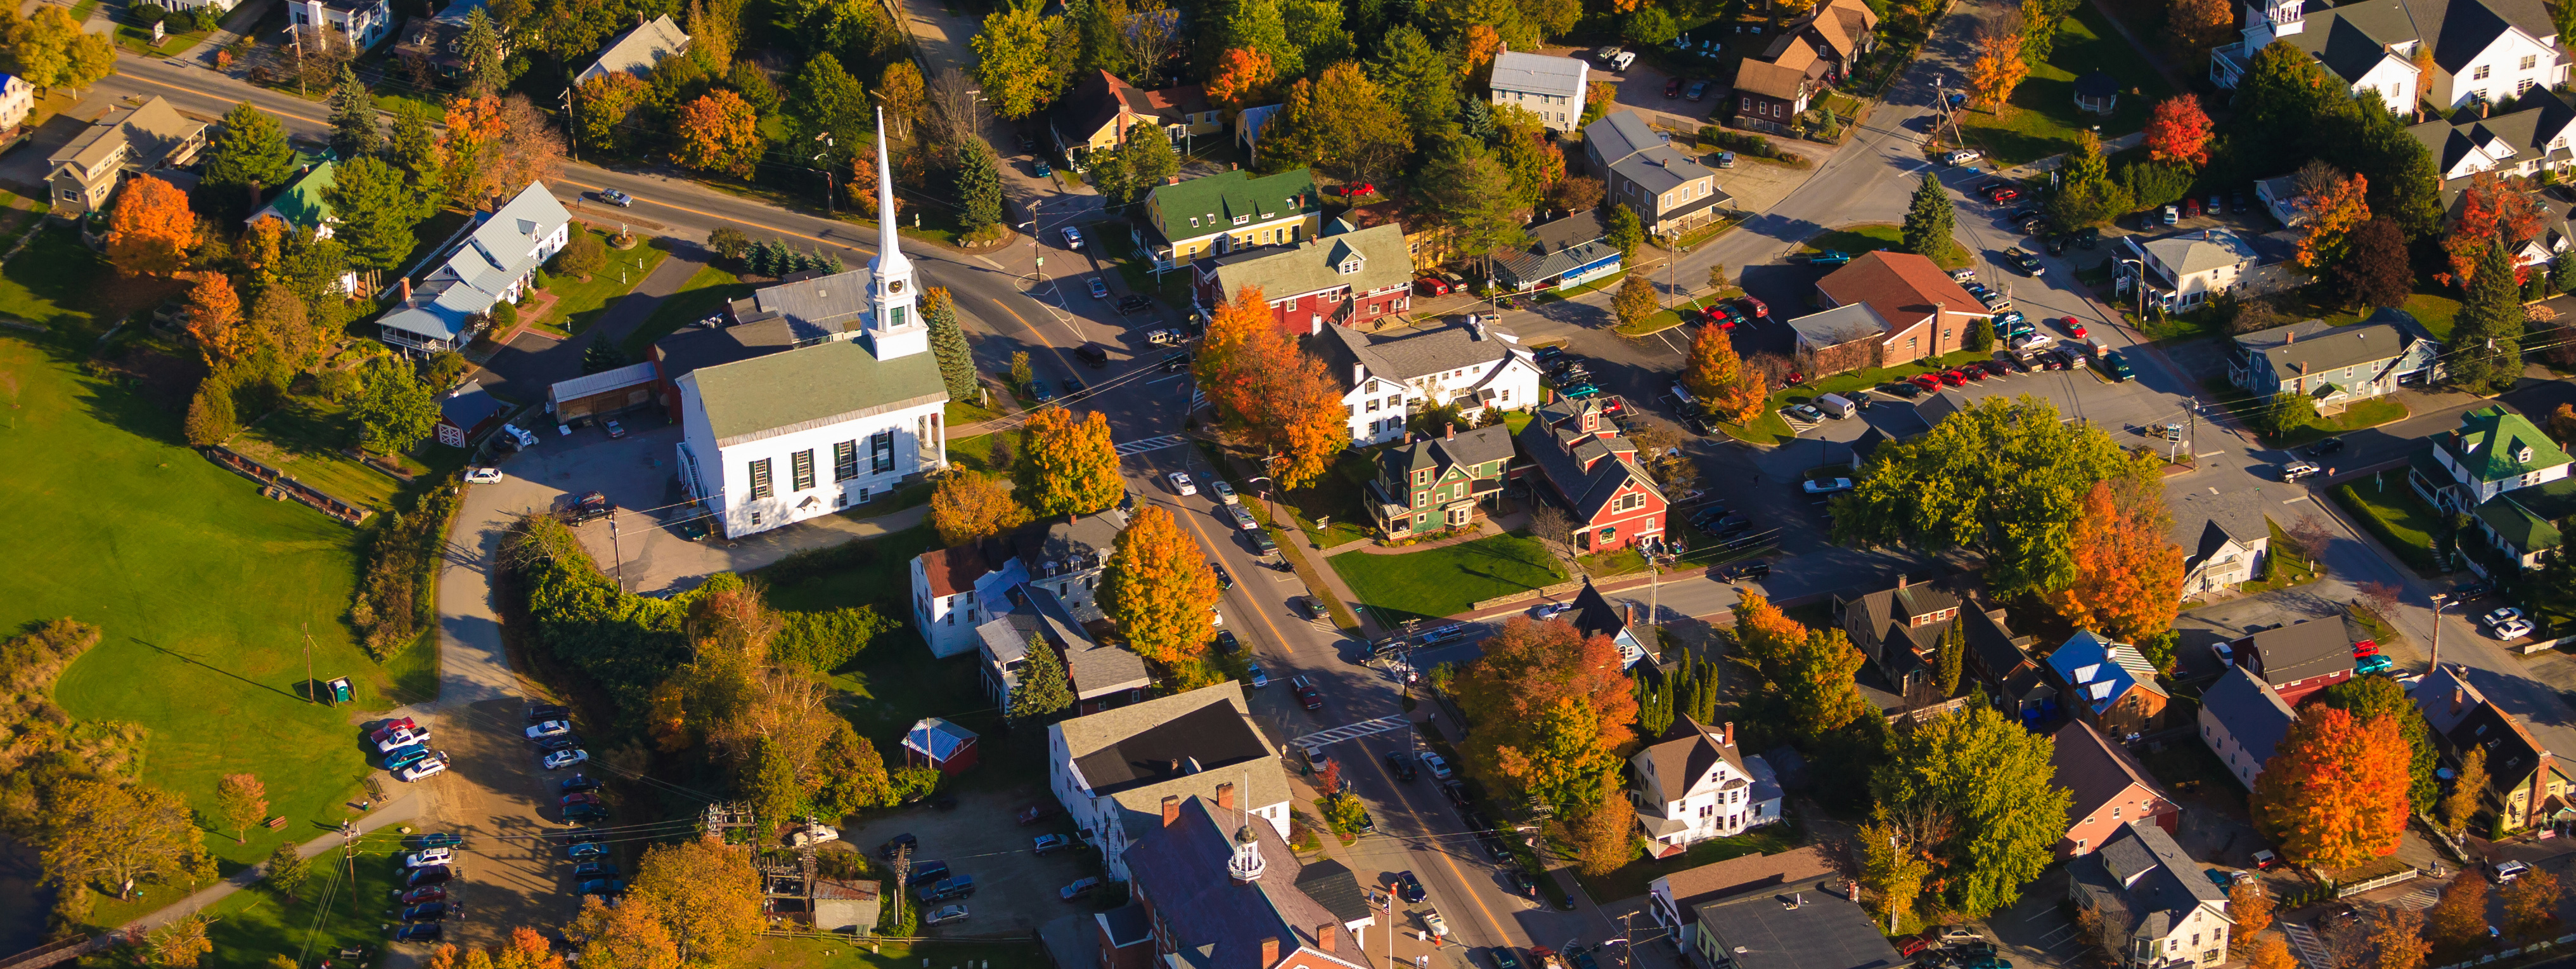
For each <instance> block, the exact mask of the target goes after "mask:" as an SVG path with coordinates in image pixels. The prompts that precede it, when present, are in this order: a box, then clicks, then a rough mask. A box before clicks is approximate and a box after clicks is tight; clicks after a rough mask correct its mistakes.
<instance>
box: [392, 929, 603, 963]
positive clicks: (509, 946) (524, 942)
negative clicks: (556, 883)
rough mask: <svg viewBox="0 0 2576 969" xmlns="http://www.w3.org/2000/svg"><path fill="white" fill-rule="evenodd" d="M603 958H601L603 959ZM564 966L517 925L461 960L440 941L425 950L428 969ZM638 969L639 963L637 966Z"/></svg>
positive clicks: (539, 937) (537, 936) (534, 934)
mask: <svg viewBox="0 0 2576 969" xmlns="http://www.w3.org/2000/svg"><path fill="white" fill-rule="evenodd" d="M603 961H605V960H603ZM478 966H481V967H489V969H564V957H562V956H560V955H556V954H555V952H554V944H553V943H552V942H549V941H547V939H546V937H545V936H544V935H543V934H541V933H539V932H538V931H537V930H535V929H531V928H528V927H526V926H520V927H518V928H515V929H511V930H510V940H509V941H507V942H503V943H501V944H500V945H497V946H494V947H493V948H492V949H491V951H489V952H486V951H484V950H481V949H467V950H465V956H464V958H463V959H462V960H459V959H458V958H457V949H456V947H455V946H452V945H442V946H439V947H438V948H437V950H435V951H433V952H431V953H430V954H429V969H476V967H478ZM637 969H642V967H640V966H639V967H637Z"/></svg>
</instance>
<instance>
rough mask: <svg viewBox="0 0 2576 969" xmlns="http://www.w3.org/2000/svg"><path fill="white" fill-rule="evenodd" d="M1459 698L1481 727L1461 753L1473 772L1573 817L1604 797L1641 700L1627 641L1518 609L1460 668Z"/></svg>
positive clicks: (1457, 688)
mask: <svg viewBox="0 0 2576 969" xmlns="http://www.w3.org/2000/svg"><path fill="white" fill-rule="evenodd" d="M1455 691H1456V694H1457V698H1458V705H1459V706H1460V707H1461V708H1463V709H1465V710H1466V711H1467V716H1468V717H1469V718H1471V719H1473V720H1474V721H1475V722H1476V723H1478V724H1479V725H1481V726H1480V727H1479V728H1478V730H1477V731H1476V733H1475V734H1474V735H1471V736H1470V738H1469V740H1468V742H1467V743H1466V744H1465V745H1463V748H1462V750H1461V751H1460V753H1461V754H1462V755H1463V758H1464V759H1465V760H1466V762H1467V763H1466V766H1467V769H1468V771H1470V772H1471V773H1475V774H1478V775H1481V776H1483V777H1485V778H1487V779H1489V780H1492V781H1501V782H1504V784H1505V786H1507V787H1512V788H1518V789H1521V790H1524V791H1528V792H1529V793H1531V794H1532V795H1535V796H1537V797H1539V798H1541V799H1543V800H1545V801H1546V802H1547V803H1548V804H1551V805H1554V806H1556V807H1557V808H1559V809H1560V810H1564V811H1566V812H1567V813H1569V814H1570V815H1575V816H1580V815H1584V814H1586V813H1588V812H1589V811H1590V810H1591V808H1592V807H1593V806H1595V805H1598V804H1600V803H1601V799H1602V791H1603V782H1604V780H1605V779H1606V778H1610V777H1615V776H1617V774H1618V772H1619V769H1620V764H1621V761H1620V759H1619V756H1618V753H1617V752H1618V750H1619V748H1620V747H1621V746H1622V745H1624V744H1626V743H1627V742H1628V741H1629V740H1630V739H1631V733H1630V731H1629V726H1628V725H1629V723H1630V722H1631V721H1633V720H1635V719H1636V716H1637V697H1636V693H1635V691H1634V690H1632V689H1631V688H1630V684H1629V681H1628V678H1627V677H1625V676H1622V675H1620V672H1619V647H1618V646H1617V645H1616V644H1614V643H1612V642H1611V641H1610V637H1608V636H1600V635H1594V636H1585V635H1584V634H1583V633H1582V632H1580V631H1577V630H1576V629H1575V628H1574V627H1573V626H1572V625H1570V624H1568V623H1567V622H1566V621H1565V620H1562V619H1551V620H1548V621H1546V622H1536V621H1533V620H1531V619H1530V618H1529V617H1527V616H1515V617H1513V618H1512V619H1511V621H1509V622H1506V623H1504V624H1503V630H1502V632H1501V633H1499V634H1497V635H1495V636H1494V637H1493V638H1491V639H1488V640H1485V642H1484V657H1483V658H1481V659H1478V660H1477V661H1475V662H1474V663H1470V664H1468V666H1467V668H1466V669H1464V670H1462V671H1460V672H1459V674H1458V677H1457V685H1456V687H1455Z"/></svg>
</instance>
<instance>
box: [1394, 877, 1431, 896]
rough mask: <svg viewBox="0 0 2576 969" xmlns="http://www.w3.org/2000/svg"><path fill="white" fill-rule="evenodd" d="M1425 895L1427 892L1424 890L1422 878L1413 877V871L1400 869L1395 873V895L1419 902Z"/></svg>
mask: <svg viewBox="0 0 2576 969" xmlns="http://www.w3.org/2000/svg"><path fill="white" fill-rule="evenodd" d="M1425 896H1426V893H1425V892H1423V890H1422V880H1421V879H1419V878H1415V877H1413V873H1412V872H1410V871H1399V872H1396V873H1395V897H1397V898H1401V899H1403V900H1405V901H1407V902H1419V901H1421V900H1422V899H1423V898H1424V897H1425Z"/></svg>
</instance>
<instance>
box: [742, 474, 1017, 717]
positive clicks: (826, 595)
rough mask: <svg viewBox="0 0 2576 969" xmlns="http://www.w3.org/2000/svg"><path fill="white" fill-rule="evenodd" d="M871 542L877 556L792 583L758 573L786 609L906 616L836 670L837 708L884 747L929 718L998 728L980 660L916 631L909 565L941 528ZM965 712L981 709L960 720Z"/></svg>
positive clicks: (925, 528) (930, 545) (772, 599)
mask: <svg viewBox="0 0 2576 969" xmlns="http://www.w3.org/2000/svg"><path fill="white" fill-rule="evenodd" d="M867 545H868V546H869V548H870V551H871V552H872V553H873V554H870V555H868V556H867V557H866V560H865V561H863V562H856V563H847V564H843V565H840V566H837V567H833V568H828V569H823V570H819V571H816V572H812V573H809V574H805V575H802V576H791V577H790V578H791V579H792V581H778V580H774V579H771V578H770V576H771V575H773V574H775V570H776V567H775V566H773V567H771V568H770V569H763V570H760V571H758V572H754V573H752V576H754V577H757V578H761V579H763V580H764V581H768V582H769V587H768V596H769V602H770V604H771V605H773V606H776V607H778V608H780V609H785V610H789V611H795V612H819V611H822V610H827V609H841V608H856V607H859V606H875V607H876V608H877V611H878V612H880V613H883V614H885V615H887V616H892V617H895V618H898V619H901V620H903V621H904V628H903V629H898V630H895V631H893V632H889V633H886V634H884V635H882V636H880V637H878V638H877V640H876V641H875V642H872V643H870V644H869V645H868V649H867V651H866V652H864V653H861V654H860V655H859V658H858V659H856V660H854V661H852V662H851V663H850V665H849V666H847V667H844V668H842V669H840V670H836V671H834V673H833V676H832V677H831V683H832V686H833V687H834V688H835V689H836V690H839V691H841V692H840V694H839V695H837V696H835V697H833V699H832V701H831V702H832V705H833V708H834V709H836V710H839V711H840V713H841V715H842V716H844V717H848V718H849V720H850V723H851V724H852V725H853V726H855V727H857V728H858V731H859V734H860V735H861V736H864V737H866V738H868V740H869V741H870V742H872V743H874V744H876V746H877V749H878V750H880V751H893V750H897V749H898V748H899V745H900V744H901V743H902V741H903V733H904V731H905V730H907V729H910V728H911V726H912V723H913V721H915V720H919V719H921V718H923V717H933V716H944V717H950V718H957V719H961V720H962V722H964V723H966V724H967V726H968V727H969V728H970V729H973V730H976V731H978V732H981V733H986V734H988V735H989V734H992V733H995V732H998V731H999V730H1000V728H1001V723H1000V717H999V716H997V715H994V713H993V711H992V710H991V707H992V703H991V701H989V700H987V699H985V698H984V696H983V694H982V690H981V688H980V687H979V685H978V680H977V672H976V667H975V663H974V661H973V660H972V659H966V658H954V657H952V658H950V659H947V660H942V659H940V658H938V657H935V656H932V655H930V650H928V649H926V648H924V647H923V646H922V640H921V636H920V634H918V633H916V632H914V631H912V630H911V617H912V609H911V607H910V605H909V604H908V603H907V600H906V597H907V596H908V595H909V594H910V588H911V585H910V583H911V580H910V579H908V578H906V574H907V573H906V570H907V569H909V568H910V567H911V563H912V559H913V557H914V556H917V555H920V554H921V553H923V552H926V551H929V550H931V549H933V548H937V547H938V546H939V535H938V533H936V532H933V531H932V530H931V529H930V526H928V525H921V526H917V527H914V528H912V529H910V530H907V531H901V532H896V533H894V534H892V535H887V536H885V537H883V538H877V539H870V540H867ZM966 711H981V712H980V713H978V714H973V715H969V716H965V717H962V718H961V717H960V716H959V715H960V714H961V713H965V712H966Z"/></svg>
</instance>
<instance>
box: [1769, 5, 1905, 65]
mask: <svg viewBox="0 0 2576 969" xmlns="http://www.w3.org/2000/svg"><path fill="white" fill-rule="evenodd" d="M1877 28H1878V12H1877V11H1874V10H1871V9H1870V8H1869V4H1868V3H1865V2H1863V0H1827V2H1825V3H1820V4H1817V5H1815V6H1813V7H1810V8H1808V9H1807V12H1805V13H1802V14H1799V15H1798V17H1797V19H1795V20H1791V21H1789V22H1788V23H1787V24H1785V25H1783V26H1782V27H1781V28H1780V34H1781V36H1780V37H1779V38H1778V39H1775V40H1773V41H1772V42H1771V47H1770V49H1768V50H1766V51H1764V52H1763V54H1762V56H1763V57H1764V58H1768V59H1776V58H1778V56H1779V55H1780V53H1781V51H1782V50H1784V49H1785V48H1787V47H1788V46H1790V44H1789V42H1790V41H1791V40H1803V39H1806V38H1808V37H1810V36H1812V37H1815V38H1818V39H1821V40H1823V41H1824V46H1825V48H1826V50H1824V51H1819V53H1830V54H1832V56H1833V57H1834V58H1835V59H1837V60H1849V59H1851V56H1852V54H1853V52H1854V51H1856V50H1858V49H1859V47H1860V38H1861V36H1862V35H1864V34H1867V33H1869V32H1870V31H1872V30H1875V29H1877ZM1809 31H1812V32H1813V33H1812V34H1810V33H1809Z"/></svg>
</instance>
